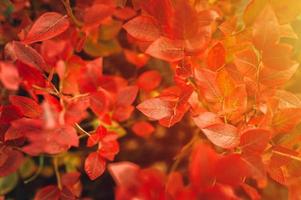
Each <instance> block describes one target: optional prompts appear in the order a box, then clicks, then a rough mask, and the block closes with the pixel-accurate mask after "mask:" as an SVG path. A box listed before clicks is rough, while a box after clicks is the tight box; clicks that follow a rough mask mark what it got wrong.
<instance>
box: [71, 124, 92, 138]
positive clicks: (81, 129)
mask: <svg viewBox="0 0 301 200" xmlns="http://www.w3.org/2000/svg"><path fill="white" fill-rule="evenodd" d="M75 128H76V129H77V130H78V131H79V132H80V133H82V134H83V135H87V136H89V137H90V136H91V134H90V133H88V132H87V131H85V130H84V129H83V128H82V127H81V126H80V125H79V124H78V123H75ZM80 137H83V136H82V135H81V136H80Z"/></svg>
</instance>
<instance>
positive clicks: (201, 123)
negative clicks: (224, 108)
mask: <svg viewBox="0 0 301 200" xmlns="http://www.w3.org/2000/svg"><path fill="white" fill-rule="evenodd" d="M192 119H193V121H194V123H195V124H196V125H197V126H198V127H199V128H206V127H208V126H211V125H214V124H223V121H222V120H221V119H220V118H219V116H218V115H216V114H215V113H212V112H202V113H200V114H199V115H198V116H196V117H193V118H192Z"/></svg>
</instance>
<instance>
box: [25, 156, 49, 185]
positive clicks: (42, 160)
mask: <svg viewBox="0 0 301 200" xmlns="http://www.w3.org/2000/svg"><path fill="white" fill-rule="evenodd" d="M43 166H44V156H40V157H39V168H38V170H37V171H36V173H35V174H34V175H33V176H31V177H30V178H29V179H26V180H25V181H24V183H25V184H27V183H30V182H31V181H33V180H35V179H36V178H37V177H38V176H39V175H40V173H41V171H42V169H43Z"/></svg>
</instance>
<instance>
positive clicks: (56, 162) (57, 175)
mask: <svg viewBox="0 0 301 200" xmlns="http://www.w3.org/2000/svg"><path fill="white" fill-rule="evenodd" d="M53 167H54V171H55V176H56V180H57V186H58V188H59V189H60V190H61V189H62V188H63V187H62V182H61V176H60V171H59V165H58V157H54V158H53Z"/></svg>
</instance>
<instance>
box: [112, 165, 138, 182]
mask: <svg viewBox="0 0 301 200" xmlns="http://www.w3.org/2000/svg"><path fill="white" fill-rule="evenodd" d="M108 170H109V172H110V174H111V176H112V177H113V179H114V181H115V183H116V184H117V185H119V186H128V185H132V183H133V182H135V181H136V180H135V179H136V174H137V172H138V170H139V166H138V165H136V164H134V163H131V162H118V163H112V164H109V165H108Z"/></svg>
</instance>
